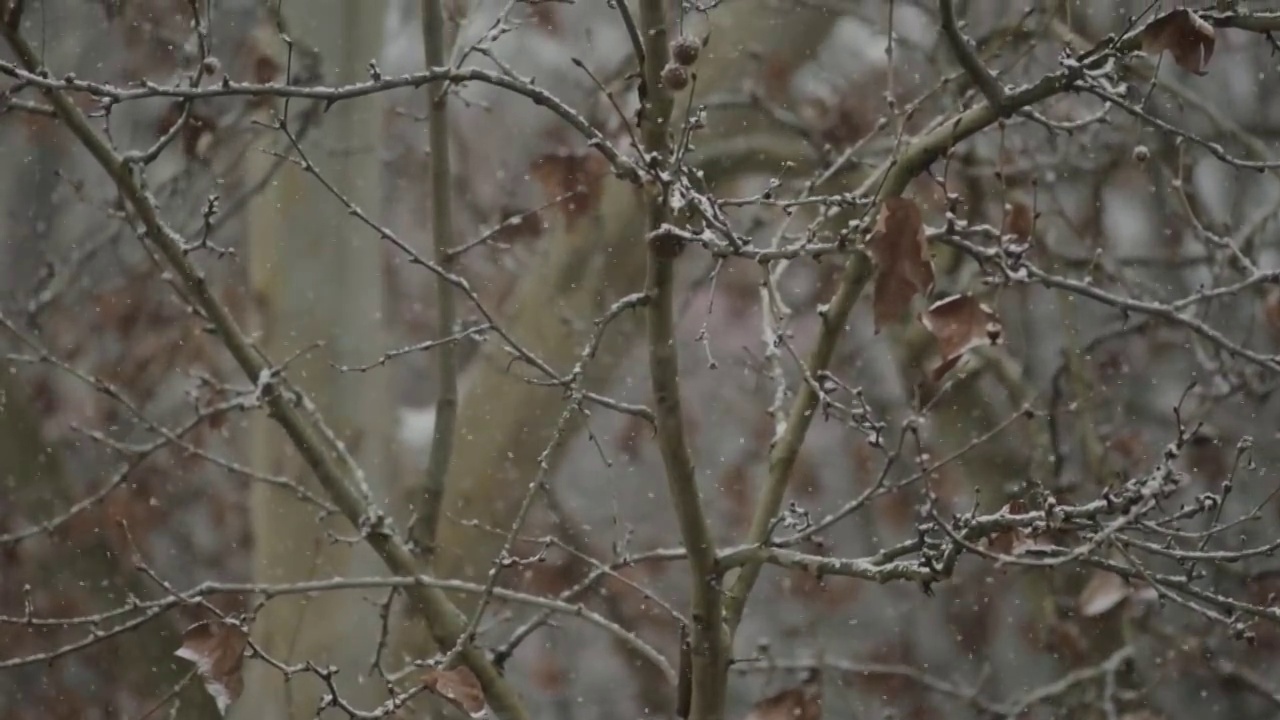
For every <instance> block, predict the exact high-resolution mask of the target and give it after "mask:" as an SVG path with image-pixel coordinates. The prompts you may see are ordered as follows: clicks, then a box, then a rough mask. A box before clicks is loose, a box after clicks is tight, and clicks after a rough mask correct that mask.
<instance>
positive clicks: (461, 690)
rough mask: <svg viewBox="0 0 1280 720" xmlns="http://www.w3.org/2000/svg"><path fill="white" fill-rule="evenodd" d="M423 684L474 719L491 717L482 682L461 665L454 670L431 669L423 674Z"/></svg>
mask: <svg viewBox="0 0 1280 720" xmlns="http://www.w3.org/2000/svg"><path fill="white" fill-rule="evenodd" d="M422 684H423V685H426V686H427V689H428V690H430V691H431V692H433V693H435V694H436V695H439V696H440V697H442V698H444V699H445V700H448V701H449V703H450V704H452V705H453V706H454V707H456V708H458V709H459V710H461V711H463V712H465V713H466V714H468V715H470V716H471V717H473V718H480V717H488V716H489V715H490V712H489V703H488V702H487V701H486V700H485V698H484V690H483V689H481V687H480V680H479V679H478V678H476V676H475V673H473V672H471V670H470V669H468V668H466V667H465V666H461V665H459V666H458V667H456V668H453V669H452V670H443V669H441V668H431V669H430V670H427V672H426V673H424V674H423V676H422Z"/></svg>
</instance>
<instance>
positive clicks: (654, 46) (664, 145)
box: [640, 0, 728, 720]
mask: <svg viewBox="0 0 1280 720" xmlns="http://www.w3.org/2000/svg"><path fill="white" fill-rule="evenodd" d="M640 34H641V37H642V38H643V39H644V42H645V53H644V85H643V87H644V90H645V96H644V103H645V105H644V108H643V109H644V114H643V116H642V118H643V119H642V127H641V139H642V142H643V144H644V151H645V154H646V155H647V156H648V164H649V165H650V167H655V166H656V167H659V168H660V167H661V164H662V163H664V162H666V160H667V159H668V157H669V156H670V153H671V134H670V127H669V125H670V122H671V109H672V106H673V105H674V101H673V98H672V95H671V92H670V90H669V89H668V88H664V87H663V86H662V69H663V67H664V66H665V65H666V64H667V62H668V58H669V55H670V50H669V48H668V44H667V19H666V6H665V2H664V0H641V2H640ZM650 190H651V192H650V195H649V197H648V203H649V206H648V208H647V210H648V223H647V230H648V233H647V234H648V238H649V243H650V247H649V264H648V271H647V274H646V280H645V291H646V293H647V294H648V296H649V313H648V344H649V378H650V383H651V386H652V389H653V397H654V404H655V407H656V412H655V414H656V415H657V425H658V446H659V449H660V450H661V453H662V462H663V465H664V466H665V468H666V476H667V485H668V488H669V490H670V492H671V501H672V504H673V505H674V507H675V511H676V516H677V519H678V521H679V524H680V534H681V539H682V541H683V543H684V546H685V548H686V550H688V552H689V567H690V573H691V575H692V581H693V611H692V615H693V632H692V660H693V663H692V664H693V668H692V669H693V673H692V674H693V697H692V707H691V713H690V716H689V717H690V719H691V720H720V719H721V718H722V717H723V716H724V688H725V673H726V671H727V669H728V657H727V652H726V645H727V643H726V635H725V633H724V623H723V621H722V617H723V610H722V607H723V606H722V604H721V595H720V591H719V588H720V577H719V571H718V570H717V567H716V549H715V546H714V544H713V543H712V540H711V531H710V528H709V526H708V524H707V519H706V516H705V515H704V513H703V509H702V502H701V499H700V498H699V496H698V485H697V477H696V475H695V473H694V468H693V460H692V458H691V457H690V455H689V446H688V442H687V436H686V434H685V427H684V413H683V411H682V409H681V403H680V380H679V369H680V368H679V366H680V358H679V354H678V352H677V350H676V340H675V331H674V325H675V321H674V316H675V311H674V304H675V303H674V299H675V280H674V276H675V259H676V256H677V254H678V252H679V248H678V247H676V246H672V244H671V243H670V242H668V241H665V240H664V239H663V238H662V237H660V234H661V232H660V231H661V228H662V227H663V225H664V224H665V223H666V221H667V216H668V212H667V203H666V196H665V192H664V191H663V189H662V187H661V185H660V183H654V185H653V186H651V188H650Z"/></svg>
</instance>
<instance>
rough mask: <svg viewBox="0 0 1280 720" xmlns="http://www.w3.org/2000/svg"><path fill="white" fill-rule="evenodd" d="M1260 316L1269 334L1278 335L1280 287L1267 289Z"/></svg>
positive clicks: (1279, 330) (1279, 335)
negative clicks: (1269, 331)
mask: <svg viewBox="0 0 1280 720" xmlns="http://www.w3.org/2000/svg"><path fill="white" fill-rule="evenodd" d="M1262 317H1263V319H1264V320H1266V322H1267V328H1268V329H1270V330H1271V334H1272V335H1273V336H1275V337H1280V287H1273V288H1271V289H1269V290H1267V297H1266V299H1265V300H1263V302H1262Z"/></svg>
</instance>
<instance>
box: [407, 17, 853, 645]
mask: <svg viewBox="0 0 1280 720" xmlns="http://www.w3.org/2000/svg"><path fill="white" fill-rule="evenodd" d="M784 15H785V18H784ZM832 21H833V16H832V15H830V14H828V13H827V12H825V11H822V10H812V9H804V10H797V9H794V8H791V9H788V10H786V11H785V12H784V11H779V10H778V9H776V8H775V7H773V6H772V4H770V3H767V2H764V1H763V0H752V1H750V2H741V3H738V4H737V5H735V6H733V7H722V8H720V9H718V10H717V11H716V12H713V13H711V15H710V21H709V22H710V25H711V28H710V32H711V38H712V42H711V45H710V46H709V47H708V48H707V49H706V50H704V52H703V54H702V58H701V59H700V60H699V61H698V64H697V67H696V70H697V73H698V83H697V87H698V91H699V96H700V97H704V98H705V97H711V96H713V95H716V94H717V93H720V92H731V91H733V90H734V89H735V88H736V87H737V86H738V84H739V83H741V82H742V81H743V80H744V78H745V77H747V76H748V75H749V74H751V72H752V71H753V70H754V69H756V68H757V66H756V65H755V64H753V62H752V59H751V58H752V57H753V53H754V52H759V53H760V57H762V58H763V68H764V74H765V75H769V76H773V75H774V74H775V72H776V73H777V74H780V75H782V76H784V77H790V73H791V71H793V70H794V69H796V68H797V67H799V66H800V65H802V64H803V63H804V62H806V61H807V60H808V59H809V58H810V57H811V56H812V54H813V53H814V52H815V51H816V50H817V48H818V46H819V45H820V44H821V42H822V40H823V39H824V38H825V37H826V35H827V33H828V31H829V30H830V29H831V26H832ZM773 80H776V78H774V77H769V78H765V79H763V80H762V81H763V83H764V85H765V86H766V88H767V89H774V87H773V86H772V85H771V81H773ZM776 101H777V102H779V103H780V104H782V105H786V104H787V100H786V98H785V97H778V98H776ZM677 106H678V107H684V101H683V100H681V101H679V102H678V103H677ZM711 124H712V126H711V129H709V130H707V131H704V133H703V134H702V137H703V138H704V142H707V143H711V142H713V140H716V139H720V138H721V137H735V136H738V135H740V134H746V133H749V132H750V131H751V129H752V128H756V127H758V126H760V125H766V126H767V123H760V122H759V118H758V116H756V115H755V114H745V115H744V114H743V113H740V112H736V111H733V112H729V111H719V112H716V113H713V114H712V117H711ZM801 151H802V150H798V151H797V152H801ZM740 160H741V164H743V165H751V164H752V158H750V157H743V158H741V159H740ZM755 164H756V165H758V164H759V163H755ZM737 172H739V170H738V169H737V168H736V167H735V166H734V164H733V163H729V164H728V165H725V166H724V170H723V172H721V173H720V175H719V177H713V178H710V179H711V180H712V181H713V182H716V181H718V180H728V179H731V178H732V177H733V175H734V174H736V173H737ZM600 182H601V184H602V187H601V188H600V189H599V190H598V194H597V195H596V196H595V197H596V198H597V200H596V201H595V203H594V205H593V206H591V207H589V208H588V211H587V212H583V213H582V214H581V215H580V216H578V217H575V218H572V219H569V220H567V221H562V222H561V223H560V224H559V225H558V226H555V227H553V228H551V229H550V230H549V231H548V233H547V235H546V237H544V239H543V240H542V241H541V242H542V243H543V244H544V246H545V248H544V250H543V252H542V255H541V256H540V257H539V258H538V259H537V260H536V261H534V262H533V263H532V265H531V267H530V268H529V270H528V271H527V272H526V273H524V275H523V279H522V281H521V284H520V285H519V286H518V287H517V288H516V290H515V292H514V293H513V295H512V299H511V300H510V301H509V303H508V305H507V306H508V307H509V308H511V311H510V314H509V316H508V317H505V318H503V322H504V327H505V328H506V329H507V330H508V331H510V332H511V333H512V335H513V336H514V337H515V338H516V339H517V340H518V341H519V342H520V343H522V344H523V345H524V347H526V348H528V349H530V350H531V351H533V352H534V353H536V354H537V355H538V356H539V357H540V358H542V359H543V360H544V361H546V362H547V363H548V364H549V365H550V366H551V367H553V368H555V369H556V371H557V372H560V373H567V372H568V371H569V370H570V369H571V368H572V367H573V365H574V364H575V363H576V362H577V360H578V357H579V353H581V351H582V348H583V347H584V346H585V343H586V341H587V339H588V338H589V337H590V335H591V333H592V332H593V331H594V330H595V328H594V325H593V322H592V321H593V320H594V319H596V318H598V317H600V316H601V315H602V314H603V313H604V311H605V310H606V309H607V308H608V307H609V306H610V305H612V304H613V303H615V302H616V301H617V300H619V299H620V298H622V297H624V296H626V295H628V294H630V293H634V292H638V291H640V290H641V289H642V285H643V278H644V267H645V259H646V256H647V248H646V244H645V242H644V230H643V228H644V215H643V206H642V198H641V196H640V194H639V193H638V192H637V191H636V188H635V187H634V186H632V185H630V184H629V183H626V182H624V181H622V180H618V179H616V178H614V177H612V176H611V175H610V176H608V177H606V178H604V179H602V180H601V181H600ZM640 312H643V311H640ZM641 317H642V316H641V315H639V313H638V312H628V313H627V314H624V315H623V316H622V317H620V318H618V319H617V320H615V321H614V322H613V323H612V324H611V325H610V326H609V329H608V331H607V335H606V340H605V342H604V344H603V345H602V346H601V349H600V352H599V353H598V354H597V356H596V357H595V359H593V360H592V361H591V362H590V363H589V365H588V371H587V374H586V382H585V385H586V387H588V388H590V389H593V390H600V389H602V388H604V387H605V386H606V384H607V383H608V382H609V380H610V378H611V376H612V375H613V374H614V371H615V370H616V368H617V367H618V365H619V363H620V362H621V360H622V359H623V358H624V357H625V356H626V354H627V353H628V352H629V351H631V350H632V349H633V348H634V345H635V342H636V341H637V340H638V339H639V338H640V337H641V335H642V332H641V331H642V329H643V323H642V322H640V318H641ZM526 377H535V378H537V377H538V375H537V374H536V371H531V370H529V369H527V368H523V367H522V366H521V365H519V364H515V365H512V364H511V363H510V356H509V355H508V354H507V353H506V352H505V351H504V350H503V348H502V347H501V343H486V344H485V345H484V347H483V348H482V350H481V352H480V354H479V356H478V357H477V358H476V359H475V360H474V361H473V362H472V365H471V367H470V368H469V369H468V378H467V381H466V382H465V383H464V384H463V387H464V394H463V396H462V401H461V404H460V407H459V414H458V431H457V438H456V445H455V449H454V457H453V463H452V465H451V467H450V471H449V480H448V483H447V487H446V491H445V493H446V494H445V502H444V513H443V517H442V518H441V524H440V529H439V534H438V536H437V538H438V548H439V550H438V552H437V555H436V557H435V563H436V566H437V568H438V571H439V574H440V575H442V576H445V577H455V578H464V579H471V580H477V579H480V578H483V577H484V576H485V575H486V574H487V573H488V571H489V569H490V567H491V565H492V562H493V559H494V558H495V557H496V556H497V554H498V550H499V549H500V548H501V545H502V538H501V537H500V536H499V535H498V534H495V533H493V532H491V531H489V530H486V529H484V528H497V529H499V530H506V529H507V528H508V527H510V525H511V523H512V522H513V521H514V519H515V513H516V510H517V508H518V506H519V501H520V498H521V497H522V496H523V494H524V493H525V491H526V489H527V488H528V485H529V483H530V482H532V480H533V478H534V476H535V474H536V473H537V470H538V458H539V455H540V454H541V453H542V452H543V450H544V449H545V448H546V447H547V445H548V443H549V442H550V441H551V438H552V435H553V433H554V430H555V427H556V423H557V419H558V417H559V415H560V413H561V412H562V410H563V408H564V403H565V402H566V399H565V397H564V393H563V391H562V390H561V389H560V388H548V387H545V386H537V385H531V384H529V383H527V382H526V381H525V379H524V378H526ZM540 379H541V378H540ZM578 426H580V423H578V424H577V425H575V426H571V427H578ZM566 439H567V438H566ZM566 445H567V443H561V445H560V446H559V448H558V450H559V451H563V449H564V448H565V446H566ZM560 455H561V452H556V453H554V454H553V455H552V458H551V462H552V463H555V462H557V461H558V459H559V457H560ZM460 520H466V521H475V523H476V524H463V523H461V522H459V521H460ZM455 600H456V602H458V603H459V606H460V607H462V608H464V609H466V608H469V607H471V606H472V604H473V603H474V601H475V598H468V597H457V598H456V599H455ZM407 637H408V633H406V638H407ZM414 637H416V638H419V640H418V641H411V642H415V643H416V642H424V643H425V641H422V640H421V638H422V634H421V633H420V632H419V633H415V635H414Z"/></svg>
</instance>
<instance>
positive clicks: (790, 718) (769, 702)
mask: <svg viewBox="0 0 1280 720" xmlns="http://www.w3.org/2000/svg"><path fill="white" fill-rule="evenodd" d="M821 718H822V681H821V676H820V675H819V674H818V673H816V672H813V673H811V674H810V676H809V677H808V678H806V679H805V681H804V682H802V683H800V684H799V685H797V686H795V687H793V688H788V689H786V690H783V691H782V692H780V693H777V694H776V695H770V696H769V697H767V698H765V699H763V700H760V701H758V702H757V703H756V704H755V705H752V706H751V711H750V712H748V713H747V715H746V717H745V718H744V719H743V720H820V719H821Z"/></svg>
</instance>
